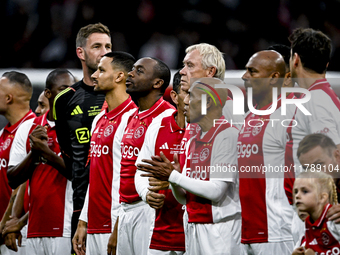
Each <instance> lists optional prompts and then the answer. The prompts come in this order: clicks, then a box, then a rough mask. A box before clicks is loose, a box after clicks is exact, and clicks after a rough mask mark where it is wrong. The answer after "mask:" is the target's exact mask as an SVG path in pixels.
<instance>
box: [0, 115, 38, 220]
mask: <svg viewBox="0 0 340 255" xmlns="http://www.w3.org/2000/svg"><path fill="white" fill-rule="evenodd" d="M34 117H36V116H35V114H34V113H33V112H32V110H30V111H29V112H28V113H27V114H25V116H24V117H22V118H21V119H20V120H19V121H17V122H16V123H15V124H14V125H10V124H9V123H8V124H7V125H6V126H5V127H4V128H3V130H2V133H1V135H0V201H1V203H0V218H2V216H3V215H4V213H5V211H6V209H7V205H8V203H9V200H10V198H11V194H12V189H11V187H10V186H9V185H8V179H7V169H8V162H9V153H10V150H11V147H12V143H13V139H14V136H15V133H16V131H17V130H18V128H19V127H20V125H21V124H22V123H23V122H25V121H26V120H28V119H32V118H34Z"/></svg>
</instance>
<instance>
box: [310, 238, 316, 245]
mask: <svg viewBox="0 0 340 255" xmlns="http://www.w3.org/2000/svg"><path fill="white" fill-rule="evenodd" d="M317 244H318V241H316V239H315V238H314V240H313V241H311V242H310V243H309V245H317Z"/></svg>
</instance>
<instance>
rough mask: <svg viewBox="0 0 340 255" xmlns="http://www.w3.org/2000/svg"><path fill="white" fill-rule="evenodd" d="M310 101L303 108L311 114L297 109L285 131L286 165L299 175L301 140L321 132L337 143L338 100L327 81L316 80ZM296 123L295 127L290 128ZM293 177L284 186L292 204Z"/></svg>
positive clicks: (339, 136) (339, 128)
mask: <svg viewBox="0 0 340 255" xmlns="http://www.w3.org/2000/svg"><path fill="white" fill-rule="evenodd" d="M308 90H309V91H310V93H311V98H310V100H309V101H308V102H306V103H304V104H303V106H304V107H305V108H306V109H307V110H308V111H309V112H310V113H311V115H305V114H304V113H303V112H302V111H300V110H299V109H296V112H295V115H294V118H293V120H294V121H295V123H292V125H291V126H293V127H289V128H287V134H286V135H287V138H288V141H287V144H286V154H285V165H286V166H287V167H289V168H292V166H295V169H296V173H297V174H298V173H299V170H300V166H301V164H300V162H299V159H298V158H297V149H298V147H299V143H300V141H301V140H302V139H303V138H304V137H305V136H306V135H309V134H315V133H323V134H325V135H327V136H329V137H330V138H331V139H332V140H333V141H334V143H335V144H336V145H337V144H340V101H339V98H338V97H337V95H336V94H335V92H334V91H333V89H332V88H331V86H330V84H329V83H328V82H327V80H326V79H320V80H317V81H316V82H315V83H314V84H313V85H312V86H310V87H309V89H308ZM293 124H296V125H293ZM293 183H294V178H292V179H291V180H289V181H288V182H286V183H285V188H286V191H287V196H288V198H289V199H290V201H292V189H293Z"/></svg>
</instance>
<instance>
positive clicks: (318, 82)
mask: <svg viewBox="0 0 340 255" xmlns="http://www.w3.org/2000/svg"><path fill="white" fill-rule="evenodd" d="M330 86H331V85H329V83H328V81H327V79H319V80H316V81H315V82H314V83H313V84H312V85H311V86H310V87H309V88H308V90H309V91H311V90H316V89H321V88H323V87H330Z"/></svg>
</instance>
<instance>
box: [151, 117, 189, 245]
mask: <svg viewBox="0 0 340 255" xmlns="http://www.w3.org/2000/svg"><path fill="white" fill-rule="evenodd" d="M176 113H177V112H174V114H173V115H172V116H169V117H165V118H163V120H162V122H161V127H160V129H159V131H158V135H157V139H156V143H155V154H156V155H160V152H161V151H162V152H163V153H164V155H165V156H166V157H167V158H168V159H169V160H170V161H173V156H174V154H175V153H177V154H178V156H181V155H183V154H184V152H185V146H183V144H182V137H183V135H184V129H181V128H180V127H179V126H178V125H177V123H176V121H175V114H176ZM159 193H161V194H165V200H164V205H163V207H162V208H161V209H159V210H156V218H155V225H154V229H153V234H152V237H151V243H150V249H155V250H164V251H168V250H173V251H184V250H185V244H184V239H185V237H184V229H183V212H184V211H183V209H182V205H181V204H180V203H178V202H177V200H176V199H175V197H174V196H173V194H172V191H171V189H167V190H160V191H159ZM169 240H171V242H169Z"/></svg>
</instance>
